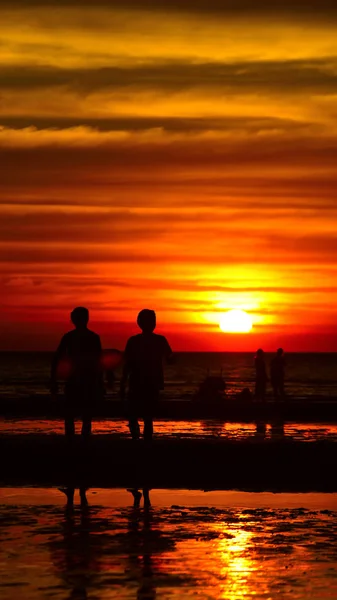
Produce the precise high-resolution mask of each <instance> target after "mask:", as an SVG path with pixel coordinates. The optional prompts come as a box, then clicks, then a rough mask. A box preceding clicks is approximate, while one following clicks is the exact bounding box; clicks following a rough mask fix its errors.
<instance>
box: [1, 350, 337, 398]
mask: <svg viewBox="0 0 337 600" xmlns="http://www.w3.org/2000/svg"><path fill="white" fill-rule="evenodd" d="M271 358H272V355H268V354H267V356H266V362H267V365H269V363H270V360H271ZM286 359H287V371H286V379H287V385H286V388H287V393H288V394H289V395H291V396H303V397H306V396H312V395H319V396H336V395H337V354H309V353H308V354H300V353H297V354H288V355H287V356H286ZM50 361H51V354H50V353H42V352H41V353H5V352H2V353H0V365H1V366H0V396H2V397H3V396H27V395H30V394H42V393H44V394H45V393H46V392H47V391H48V380H49V373H50ZM253 365H254V355H253V354H250V353H197V352H196V353H178V354H177V361H176V364H175V365H173V366H170V367H167V368H166V373H165V378H166V389H165V392H164V394H165V396H167V397H170V398H177V399H179V398H182V397H185V396H191V395H192V394H194V393H195V392H196V390H197V389H198V386H199V384H200V382H201V381H202V380H203V379H204V378H205V377H206V375H207V373H210V374H212V375H219V374H220V373H222V374H223V377H224V379H225V381H226V383H227V391H228V393H229V394H234V393H236V392H238V391H240V390H242V389H243V388H244V387H249V388H250V389H253V381H254V368H253ZM116 375H117V378H118V376H119V372H118V370H117V372H116Z"/></svg>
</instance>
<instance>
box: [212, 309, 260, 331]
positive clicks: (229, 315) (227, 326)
mask: <svg viewBox="0 0 337 600" xmlns="http://www.w3.org/2000/svg"><path fill="white" fill-rule="evenodd" d="M219 327H220V329H221V331H223V332H224V333H249V332H250V331H251V330H252V328H253V321H252V317H251V316H250V314H248V313H247V312H245V311H244V310H237V309H233V310H229V311H227V312H226V313H224V314H223V315H221V318H220V322H219Z"/></svg>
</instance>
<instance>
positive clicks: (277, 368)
mask: <svg viewBox="0 0 337 600" xmlns="http://www.w3.org/2000/svg"><path fill="white" fill-rule="evenodd" d="M284 365H285V363H284V352H283V349H282V348H279V349H278V350H277V352H276V356H275V357H274V358H273V360H272V361H271V363H270V380H271V385H272V387H273V392H274V398H275V400H277V401H278V400H283V399H284Z"/></svg>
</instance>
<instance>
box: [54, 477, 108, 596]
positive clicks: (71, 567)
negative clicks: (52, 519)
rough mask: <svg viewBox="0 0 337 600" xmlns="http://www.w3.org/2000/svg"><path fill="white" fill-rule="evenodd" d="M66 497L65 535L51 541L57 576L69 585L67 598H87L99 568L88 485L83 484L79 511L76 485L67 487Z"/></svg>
mask: <svg viewBox="0 0 337 600" xmlns="http://www.w3.org/2000/svg"><path fill="white" fill-rule="evenodd" d="M62 491H63V492H64V493H65V495H66V497H67V503H66V507H65V510H64V518H63V521H62V538H61V540H57V541H55V542H53V543H52V557H53V562H54V565H55V567H56V570H57V573H58V576H59V577H60V578H61V579H62V580H63V582H64V584H65V586H66V588H67V589H69V590H70V591H69V596H68V600H86V599H87V598H88V589H89V588H93V586H94V585H95V580H96V578H97V575H98V574H99V571H100V564H99V561H98V560H97V553H96V550H97V548H96V546H95V541H94V537H95V536H93V535H92V533H93V529H92V528H93V525H92V515H91V509H90V507H89V505H88V501H87V498H86V495H85V493H86V488H80V497H81V504H80V515H79V517H78V516H77V513H75V510H74V491H75V488H71V487H68V488H64V489H62Z"/></svg>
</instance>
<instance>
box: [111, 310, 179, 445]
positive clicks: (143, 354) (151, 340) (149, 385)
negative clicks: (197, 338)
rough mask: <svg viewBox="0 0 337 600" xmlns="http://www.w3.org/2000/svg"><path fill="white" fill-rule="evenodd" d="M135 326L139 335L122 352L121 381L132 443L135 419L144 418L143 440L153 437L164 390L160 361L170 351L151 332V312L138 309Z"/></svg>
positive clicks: (135, 435) (136, 434) (137, 432)
mask: <svg viewBox="0 0 337 600" xmlns="http://www.w3.org/2000/svg"><path fill="white" fill-rule="evenodd" d="M137 324H138V326H139V328H140V329H141V330H142V333H139V334H138V335H134V336H132V337H130V338H129V340H128V341H127V344H126V348H125V352H124V369H123V375H122V379H121V397H122V399H123V398H124V395H125V386H126V383H127V382H128V398H127V399H128V410H129V428H130V433H131V436H132V439H133V440H138V439H139V437H140V428H139V423H138V419H139V418H140V417H142V418H143V419H144V439H145V440H147V441H149V440H151V439H152V435H153V415H154V411H155V408H156V406H157V404H158V401H159V392H160V390H162V389H163V388H164V373H163V361H164V359H166V360H167V362H171V360H172V350H171V348H170V346H169V343H168V341H167V339H166V338H165V337H164V336H163V335H157V334H156V333H153V332H154V330H155V328H156V313H155V312H154V310H149V309H144V310H141V311H140V313H139V315H138V318H137Z"/></svg>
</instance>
